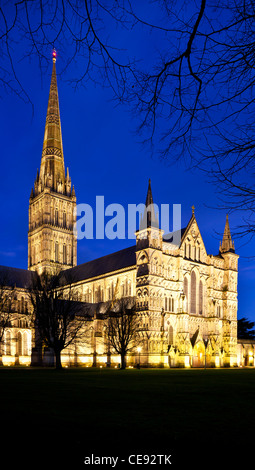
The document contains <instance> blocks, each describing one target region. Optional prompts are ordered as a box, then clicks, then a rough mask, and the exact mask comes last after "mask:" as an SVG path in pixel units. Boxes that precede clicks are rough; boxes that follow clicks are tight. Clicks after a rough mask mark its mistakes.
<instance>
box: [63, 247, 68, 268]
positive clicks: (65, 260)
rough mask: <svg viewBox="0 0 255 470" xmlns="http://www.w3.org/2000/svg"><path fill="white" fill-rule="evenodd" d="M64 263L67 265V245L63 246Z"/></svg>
mask: <svg viewBox="0 0 255 470" xmlns="http://www.w3.org/2000/svg"><path fill="white" fill-rule="evenodd" d="M63 263H65V264H66V263H67V253H66V245H63Z"/></svg>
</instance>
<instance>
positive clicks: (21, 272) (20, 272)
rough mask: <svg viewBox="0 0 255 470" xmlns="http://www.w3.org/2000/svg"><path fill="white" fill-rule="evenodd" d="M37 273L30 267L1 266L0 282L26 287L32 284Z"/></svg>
mask: <svg viewBox="0 0 255 470" xmlns="http://www.w3.org/2000/svg"><path fill="white" fill-rule="evenodd" d="M35 276H36V273H35V272H34V271H28V269H20V268H11V267H9V266H0V284H2V285H5V286H10V287H14V286H16V287H19V288H23V289H26V288H28V287H30V286H31V285H32V281H33V279H34V277H35Z"/></svg>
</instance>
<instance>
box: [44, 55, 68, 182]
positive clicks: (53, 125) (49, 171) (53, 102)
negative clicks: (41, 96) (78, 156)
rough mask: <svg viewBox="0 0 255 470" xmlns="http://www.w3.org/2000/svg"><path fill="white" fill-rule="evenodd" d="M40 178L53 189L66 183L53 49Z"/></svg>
mask: <svg viewBox="0 0 255 470" xmlns="http://www.w3.org/2000/svg"><path fill="white" fill-rule="evenodd" d="M40 180H41V181H42V182H43V183H44V184H45V185H46V186H50V187H51V188H52V189H55V190H56V189H57V185H58V184H59V183H62V184H63V185H64V183H65V165H64V153H63V144H62V132H61V122H60V112H59V100H58V87H57V75H56V52H55V51H53V65H52V75H51V84H50V92H49V100H48V108H47V116H46V124H45V131H44V141H43V150H42V159H41V168H40Z"/></svg>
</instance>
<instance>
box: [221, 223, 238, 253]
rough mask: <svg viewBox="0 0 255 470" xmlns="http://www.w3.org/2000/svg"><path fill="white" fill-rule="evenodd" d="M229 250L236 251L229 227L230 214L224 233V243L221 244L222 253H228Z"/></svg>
mask: <svg viewBox="0 0 255 470" xmlns="http://www.w3.org/2000/svg"><path fill="white" fill-rule="evenodd" d="M228 251H232V252H234V251H235V246H234V242H233V240H232V237H231V232H230V228H229V220H228V214H227V215H226V223H225V229H224V233H223V238H222V243H221V244H220V253H227V252H228Z"/></svg>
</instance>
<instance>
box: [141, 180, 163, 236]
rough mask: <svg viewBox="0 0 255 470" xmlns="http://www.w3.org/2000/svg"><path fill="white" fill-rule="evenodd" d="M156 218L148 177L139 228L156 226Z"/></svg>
mask: <svg viewBox="0 0 255 470" xmlns="http://www.w3.org/2000/svg"><path fill="white" fill-rule="evenodd" d="M158 226H159V224H158V220H157V219H156V215H155V205H154V203H153V198H152V191H151V180H150V179H149V185H148V191H147V196H146V201H145V211H144V214H143V218H142V219H141V223H140V230H142V229H145V228H148V227H156V228H158Z"/></svg>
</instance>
